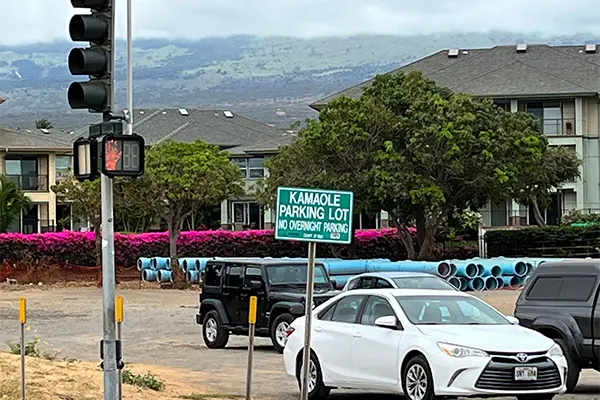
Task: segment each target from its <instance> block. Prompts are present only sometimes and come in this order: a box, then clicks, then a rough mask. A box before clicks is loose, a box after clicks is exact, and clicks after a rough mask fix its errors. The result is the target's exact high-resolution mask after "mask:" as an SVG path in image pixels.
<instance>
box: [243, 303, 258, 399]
mask: <svg viewBox="0 0 600 400" xmlns="http://www.w3.org/2000/svg"><path fill="white" fill-rule="evenodd" d="M257 302H258V298H257V297H256V296H251V297H250V312H249V313H248V323H249V324H248V330H249V334H248V367H247V368H246V400H251V398H252V396H251V393H252V358H253V355H254V326H255V324H256V307H257Z"/></svg>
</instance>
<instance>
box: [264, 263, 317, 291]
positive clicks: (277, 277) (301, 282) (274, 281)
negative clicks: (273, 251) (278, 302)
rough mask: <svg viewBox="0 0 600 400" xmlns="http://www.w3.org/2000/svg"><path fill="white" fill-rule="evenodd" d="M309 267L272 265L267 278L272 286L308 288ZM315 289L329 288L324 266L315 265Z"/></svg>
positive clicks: (268, 268)
mask: <svg viewBox="0 0 600 400" xmlns="http://www.w3.org/2000/svg"><path fill="white" fill-rule="evenodd" d="M306 271H307V266H306V265H302V264H293V265H271V266H268V267H267V278H268V279H269V284H270V285H271V286H298V287H300V286H306ZM315 287H318V288H329V280H328V279H327V277H326V274H325V269H324V268H323V266H322V265H319V264H317V265H315Z"/></svg>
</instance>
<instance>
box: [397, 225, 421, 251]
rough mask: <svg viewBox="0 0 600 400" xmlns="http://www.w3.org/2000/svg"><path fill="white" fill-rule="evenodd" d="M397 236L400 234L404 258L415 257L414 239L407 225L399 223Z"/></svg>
mask: <svg viewBox="0 0 600 400" xmlns="http://www.w3.org/2000/svg"><path fill="white" fill-rule="evenodd" d="M397 229H398V236H400V240H401V241H402V244H403V245H404V248H405V249H406V258H408V259H409V260H414V259H416V256H417V252H416V251H415V241H414V240H413V237H412V235H411V233H410V231H409V230H408V227H407V226H406V225H404V224H400V225H399V226H398V227H397Z"/></svg>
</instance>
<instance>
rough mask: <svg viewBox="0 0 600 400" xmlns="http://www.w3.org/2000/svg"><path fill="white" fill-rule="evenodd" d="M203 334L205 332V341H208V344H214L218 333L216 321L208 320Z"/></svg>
mask: <svg viewBox="0 0 600 400" xmlns="http://www.w3.org/2000/svg"><path fill="white" fill-rule="evenodd" d="M205 332H206V339H208V341H209V342H211V343H214V342H215V341H216V340H217V336H218V334H219V331H218V324H217V321H215V319H214V318H209V319H208V321H206V331H205Z"/></svg>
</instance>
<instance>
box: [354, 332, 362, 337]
mask: <svg viewBox="0 0 600 400" xmlns="http://www.w3.org/2000/svg"><path fill="white" fill-rule="evenodd" d="M354 337H355V338H361V337H362V334H361V333H360V332H356V333H355V334H354Z"/></svg>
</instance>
